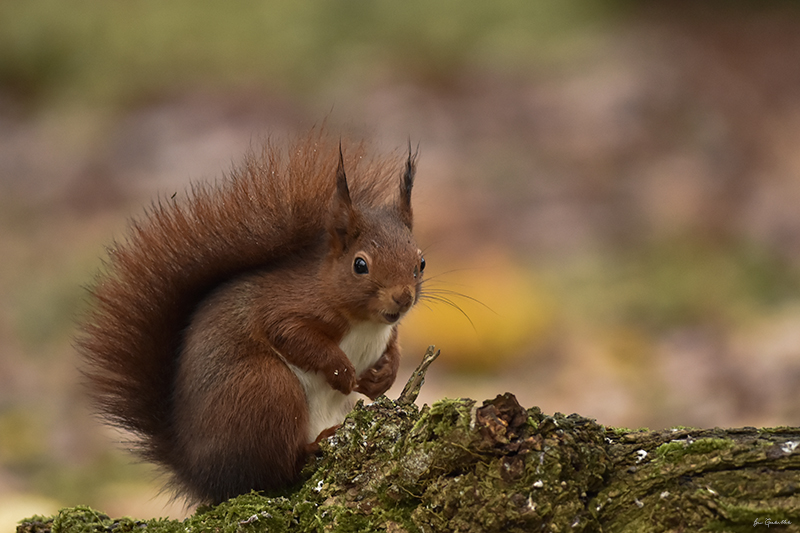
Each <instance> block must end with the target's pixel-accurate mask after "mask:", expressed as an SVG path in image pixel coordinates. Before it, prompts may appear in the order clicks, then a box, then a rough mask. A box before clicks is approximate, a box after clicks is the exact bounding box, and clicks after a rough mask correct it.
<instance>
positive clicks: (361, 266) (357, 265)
mask: <svg viewBox="0 0 800 533" xmlns="http://www.w3.org/2000/svg"><path fill="white" fill-rule="evenodd" d="M353 272H355V273H356V274H366V273H368V272H369V267H368V266H367V262H366V261H365V260H364V258H363V257H356V260H355V261H353Z"/></svg>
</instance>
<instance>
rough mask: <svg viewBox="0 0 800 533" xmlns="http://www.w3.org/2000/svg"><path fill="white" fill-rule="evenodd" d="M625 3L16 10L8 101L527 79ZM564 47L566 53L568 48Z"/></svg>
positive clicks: (4, 73)
mask: <svg viewBox="0 0 800 533" xmlns="http://www.w3.org/2000/svg"><path fill="white" fill-rule="evenodd" d="M615 5H616V2H595V3H592V4H588V5H587V4H586V3H584V2H578V1H577V0H563V1H561V2H548V1H542V0H538V1H531V0H502V1H498V2H491V3H486V2H477V1H471V2H455V1H444V2H425V1H420V0H412V1H407V2H402V3H397V2H387V1H379V2H363V1H340V2H330V1H323V0H317V1H313V2H290V1H285V0H284V1H275V0H273V1H254V0H234V1H230V2H196V1H190V0H175V1H171V2H160V1H157V0H136V1H131V2H104V1H101V0H77V1H75V2H69V3H64V2H59V1H57V0H32V1H19V0H10V1H8V2H2V3H0V91H3V90H4V91H6V92H10V93H12V94H14V95H16V96H17V97H18V98H20V99H22V100H26V101H29V102H32V103H37V102H39V101H41V100H51V99H56V100H59V99H61V98H69V99H79V100H81V101H83V102H86V103H99V102H104V103H107V104H119V103H124V102H126V101H129V100H136V99H141V98H146V97H147V96H148V95H152V94H154V93H159V92H163V91H170V90H179V89H180V88H185V87H188V86H191V85H193V84H196V83H199V82H202V83H205V84H212V85H213V84H217V85H222V86H227V85H230V84H242V83H245V84H251V83H255V84H258V83H268V84H269V86H270V87H272V88H278V89H283V90H287V91H292V92H294V93H297V92H300V93H307V92H312V93H313V92H314V91H317V90H320V89H321V88H322V85H323V84H327V83H345V84H351V85H358V84H361V83H365V82H369V81H370V80H372V79H375V78H376V77H380V76H384V75H386V69H387V66H388V68H389V69H391V71H392V72H393V73H394V74H393V75H397V76H401V77H402V76H412V77H413V78H415V79H417V80H423V81H426V82H430V83H432V84H434V85H435V84H438V83H446V82H447V80H448V79H449V78H450V77H451V76H452V74H453V73H454V72H457V71H459V70H461V69H464V68H465V67H470V66H482V67H490V68H506V69H511V68H514V69H518V68H519V67H524V66H528V65H530V64H531V63H532V62H535V61H540V60H542V59H543V58H551V59H552V57H553V56H554V55H558V53H560V51H563V46H562V47H561V48H558V47H556V46H555V45H554V43H555V39H554V38H555V37H557V36H559V35H564V34H566V33H570V32H574V31H576V30H579V29H580V30H581V31H585V30H586V27H587V25H588V24H592V23H595V22H596V21H598V20H602V19H603V18H604V17H605V15H606V14H607V13H609V12H612V11H613V9H612V8H613V6H615ZM566 42H570V43H574V41H572V40H570V41H562V45H563V44H564V43H566Z"/></svg>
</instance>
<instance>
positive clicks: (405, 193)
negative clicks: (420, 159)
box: [397, 139, 419, 229]
mask: <svg viewBox="0 0 800 533" xmlns="http://www.w3.org/2000/svg"><path fill="white" fill-rule="evenodd" d="M417 154H419V146H417V150H416V151H415V152H413V153H412V152H411V139H409V140H408V159H406V166H405V170H404V171H403V176H402V180H401V182H400V201H399V202H398V206H397V208H398V212H399V213H400V219H401V220H402V221H403V224H405V225H406V227H408V229H411V226H412V225H413V220H414V213H413V211H412V210H411V189H412V188H413V187H414V176H415V175H416V173H417Z"/></svg>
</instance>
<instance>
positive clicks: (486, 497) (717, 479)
mask: <svg viewBox="0 0 800 533" xmlns="http://www.w3.org/2000/svg"><path fill="white" fill-rule="evenodd" d="M422 374H424V370H423V372H422ZM418 381H420V382H421V379H418ZM418 385H419V383H418V384H417V390H418ZM412 388H413V387H412ZM415 395H416V392H414V391H413V390H412V391H410V392H409V393H408V394H406V393H405V392H404V394H403V396H401V399H399V400H398V401H392V400H390V399H388V398H385V397H382V398H380V399H378V400H377V401H376V402H374V403H372V404H371V405H362V404H359V405H358V406H357V407H356V408H355V410H354V411H353V412H352V413H351V414H350V415H349V416H348V417H347V419H346V421H345V422H344V424H343V425H342V427H341V428H340V430H339V431H338V432H337V433H336V435H335V436H334V437H332V438H331V439H330V441H329V442H327V443H325V444H324V445H323V453H322V455H321V456H320V457H317V458H314V459H313V460H312V461H310V462H309V464H308V465H307V467H306V469H305V471H304V478H305V482H304V483H303V484H302V485H301V486H299V487H296V488H295V489H294V490H292V491H288V492H286V493H284V494H281V495H272V496H271V497H268V496H264V495H259V494H255V493H254V494H248V495H243V496H240V497H238V498H235V499H233V500H230V501H228V502H226V503H223V504H221V505H219V506H216V507H202V508H200V509H198V511H197V512H196V514H195V515H194V516H192V517H190V518H188V519H186V520H185V521H183V522H179V521H170V520H151V521H137V520H133V519H128V518H125V519H118V520H114V519H111V518H109V517H107V516H105V515H102V514H101V513H98V512H96V511H93V510H91V509H88V508H72V509H64V510H62V511H61V512H60V513H59V514H58V515H57V516H55V517H52V518H42V517H35V518H32V519H29V520H27V521H24V522H22V523H21V525H20V526H19V527H18V529H17V531H18V532H19V533H26V532H43V531H50V530H52V531H60V532H66V531H74V532H77V531H81V532H84V531H97V532H100V531H114V532H123V531H134V530H136V531H141V530H150V531H191V532H197V531H225V532H239V531H241V532H249V531H253V532H256V531H265V532H266V531H269V532H273V531H276V532H277V531H298V532H300V531H303V532H305V531H315V532H317V531H319V532H322V531H347V532H356V531H364V532H368V531H387V532H390V533H399V532H405V531H408V532H426V533H427V532H435V531H463V532H493V531H497V532H503V533H511V532H516V531H526V532H527V531H549V532H567V531H576V532H580V531H585V532H595V531H602V532H634V531H637V532H638V531H647V532H660V531H701V530H703V531H706V530H708V531H748V532H750V531H754V527H755V528H756V529H755V530H756V531H757V530H758V528H767V527H768V528H769V530H770V531H776V530H777V531H800V446H798V444H800V428H775V429H756V428H741V429H730V430H722V429H687V428H680V429H671V430H664V431H644V430H640V431H630V430H625V429H615V428H608V427H604V426H602V425H600V424H597V423H596V422H595V421H594V420H591V419H587V418H583V417H581V416H578V415H570V416H564V415H562V414H559V413H556V414H555V415H552V416H550V415H545V414H543V413H542V412H541V411H540V410H539V409H538V408H536V407H534V408H530V409H527V410H526V409H524V408H522V407H521V406H520V405H519V404H518V403H517V401H516V399H515V398H514V396H513V395H512V394H504V395H501V396H497V397H496V398H494V399H493V400H487V401H484V402H483V403H481V404H478V403H476V402H475V401H474V400H470V399H459V400H442V401H439V402H436V403H434V404H433V405H431V406H425V407H423V408H421V409H419V408H418V407H417V406H416V405H414V403H413V397H415ZM409 400H411V401H409Z"/></svg>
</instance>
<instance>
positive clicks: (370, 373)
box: [354, 357, 397, 400]
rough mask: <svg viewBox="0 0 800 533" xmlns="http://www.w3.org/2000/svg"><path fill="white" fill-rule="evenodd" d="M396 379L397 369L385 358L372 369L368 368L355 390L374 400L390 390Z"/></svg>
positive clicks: (360, 377)
mask: <svg viewBox="0 0 800 533" xmlns="http://www.w3.org/2000/svg"><path fill="white" fill-rule="evenodd" d="M396 377H397V367H396V366H394V365H392V364H390V362H389V361H387V360H386V358H385V357H383V358H381V359H379V360H378V362H377V363H376V364H375V365H374V366H373V367H372V368H368V369H367V370H366V372H364V373H363V374H361V375H360V376H358V382H357V384H356V388H355V389H354V390H355V391H356V392H360V393H361V394H363V395H364V396H367V397H368V398H369V399H370V400H374V399H375V398H377V397H378V396H380V395H381V394H383V393H384V392H386V391H387V390H389V388H390V387H391V386H392V384H393V383H394V380H395V378H396Z"/></svg>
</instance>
